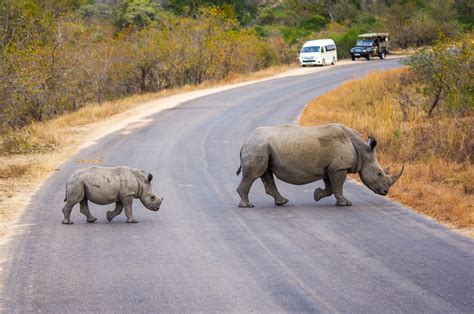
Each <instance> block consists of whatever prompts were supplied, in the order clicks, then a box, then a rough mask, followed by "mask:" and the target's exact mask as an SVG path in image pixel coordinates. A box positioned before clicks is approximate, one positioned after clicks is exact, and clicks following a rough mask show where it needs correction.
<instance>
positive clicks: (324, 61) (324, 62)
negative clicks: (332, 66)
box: [322, 58, 326, 66]
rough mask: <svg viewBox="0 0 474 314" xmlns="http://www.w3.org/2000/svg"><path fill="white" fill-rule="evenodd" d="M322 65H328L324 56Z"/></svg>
mask: <svg viewBox="0 0 474 314" xmlns="http://www.w3.org/2000/svg"><path fill="white" fill-rule="evenodd" d="M322 66H326V60H324V58H323V64H322Z"/></svg>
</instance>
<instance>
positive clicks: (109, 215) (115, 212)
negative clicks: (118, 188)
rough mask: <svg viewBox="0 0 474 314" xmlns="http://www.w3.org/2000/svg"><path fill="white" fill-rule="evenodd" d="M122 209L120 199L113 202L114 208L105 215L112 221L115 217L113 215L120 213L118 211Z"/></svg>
mask: <svg viewBox="0 0 474 314" xmlns="http://www.w3.org/2000/svg"><path fill="white" fill-rule="evenodd" d="M122 210H123V204H122V202H121V201H117V202H115V209H114V210H113V211H108V212H107V214H106V216H107V220H108V221H112V219H114V218H115V216H118V215H120V213H121V212H122Z"/></svg>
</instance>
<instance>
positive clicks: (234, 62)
mask: <svg viewBox="0 0 474 314" xmlns="http://www.w3.org/2000/svg"><path fill="white" fill-rule="evenodd" d="M472 13H473V5H472V1H467V0H456V1H454V2H453V1H450V0H429V1H417V0H400V1H367V0H300V1H296V0H283V1H277V0H273V1H272V0H234V1H231V0H161V1H160V0H155V1H153V0H2V1H1V2H0V132H3V131H5V130H6V129H9V128H12V127H13V128H17V127H22V126H24V125H27V124H29V123H30V122H31V121H35V120H44V119H49V118H51V117H53V116H55V115H58V114H61V113H63V112H66V111H75V110H77V109H78V108H80V107H82V106H84V105H85V104H86V103H90V102H97V103H99V104H100V103H102V102H103V101H104V100H108V99H113V98H118V97H123V96H125V95H130V94H134V93H144V92H154V91H159V90H162V89H166V88H172V87H179V86H183V85H186V84H199V83H202V82H204V81H206V80H219V79H222V78H224V77H226V76H228V75H230V74H233V73H247V72H251V71H256V70H259V69H262V68H265V67H268V66H271V65H277V64H281V63H289V62H293V61H295V59H296V55H297V52H298V49H299V47H300V46H301V44H302V43H303V42H304V41H305V40H308V39H314V38H323V37H329V38H334V40H335V41H336V43H337V45H338V53H339V54H340V57H345V56H347V54H348V51H349V48H350V47H351V46H352V45H353V44H354V42H355V40H356V38H357V35H358V34H360V33H361V32H365V31H388V32H390V33H392V35H393V36H392V47H409V46H419V45H426V44H431V43H432V42H433V41H434V40H435V37H436V34H437V33H438V31H441V32H443V33H444V34H446V36H448V37H455V36H458V34H460V33H461V32H462V31H470V30H471V28H472Z"/></svg>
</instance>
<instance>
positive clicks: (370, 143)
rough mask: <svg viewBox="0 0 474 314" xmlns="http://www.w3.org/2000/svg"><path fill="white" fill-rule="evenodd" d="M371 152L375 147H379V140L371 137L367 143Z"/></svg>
mask: <svg viewBox="0 0 474 314" xmlns="http://www.w3.org/2000/svg"><path fill="white" fill-rule="evenodd" d="M367 145H369V147H370V149H371V150H374V148H375V146H377V140H376V139H375V138H373V137H372V136H369V141H368V142H367Z"/></svg>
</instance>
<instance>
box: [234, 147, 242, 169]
mask: <svg viewBox="0 0 474 314" xmlns="http://www.w3.org/2000/svg"><path fill="white" fill-rule="evenodd" d="M243 148H244V147H243V146H242V147H241V148H240V166H239V169H237V171H236V172H235V174H236V175H239V174H240V172H241V171H242V149H243Z"/></svg>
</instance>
